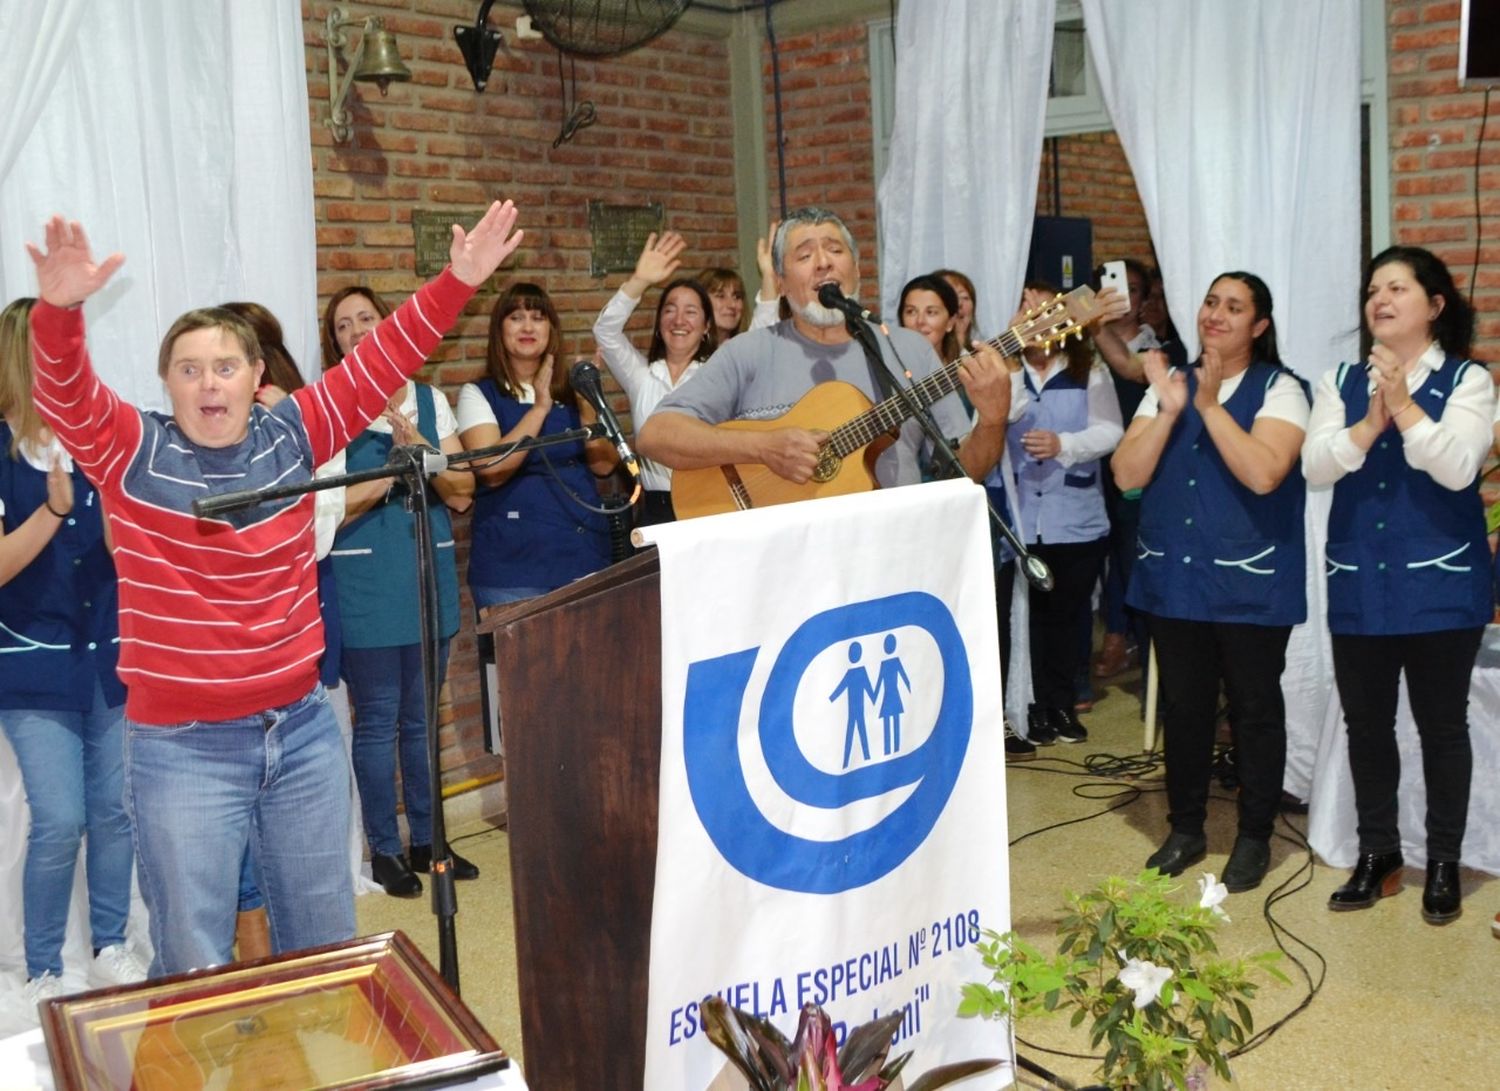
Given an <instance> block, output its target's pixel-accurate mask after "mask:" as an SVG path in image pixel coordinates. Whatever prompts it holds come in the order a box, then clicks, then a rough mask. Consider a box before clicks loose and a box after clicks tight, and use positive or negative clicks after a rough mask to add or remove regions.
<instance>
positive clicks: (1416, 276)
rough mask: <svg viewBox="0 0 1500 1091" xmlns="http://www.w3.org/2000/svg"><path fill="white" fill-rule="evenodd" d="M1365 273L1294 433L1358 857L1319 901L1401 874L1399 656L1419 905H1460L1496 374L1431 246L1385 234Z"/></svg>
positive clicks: (1370, 894) (1428, 913) (1356, 905)
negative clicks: (1420, 867) (1349, 324)
mask: <svg viewBox="0 0 1500 1091" xmlns="http://www.w3.org/2000/svg"><path fill="white" fill-rule="evenodd" d="M1365 285H1366V288H1365V324H1366V327H1367V328H1368V330H1369V332H1370V335H1371V337H1372V338H1373V340H1374V343H1373V347H1372V349H1371V351H1370V357H1369V360H1368V362H1367V363H1366V364H1365V365H1364V366H1360V365H1358V364H1354V365H1350V364H1345V365H1343V366H1342V367H1339V368H1335V369H1333V370H1330V371H1329V372H1328V373H1327V374H1326V375H1325V376H1324V377H1323V379H1322V381H1321V382H1320V383H1319V384H1318V394H1317V399H1316V401H1315V403H1314V405H1313V412H1312V420H1311V423H1310V425H1309V428H1308V435H1307V444H1306V446H1305V448H1304V450H1303V470H1304V472H1305V473H1306V475H1307V480H1308V481H1309V482H1310V483H1311V484H1314V485H1330V484H1331V485H1333V507H1332V510H1331V511H1330V513H1329V520H1328V549H1327V569H1328V628H1329V630H1330V632H1331V633H1332V636H1333V669H1334V677H1335V680H1336V681H1337V683H1338V687H1339V699H1340V701H1341V702H1342V703H1343V706H1344V722H1345V725H1346V726H1347V728H1348V732H1349V767H1350V771H1351V773H1352V774H1353V777H1354V800H1355V809H1356V811H1357V813H1358V819H1359V861H1358V864H1357V865H1356V867H1355V869H1354V873H1353V874H1352V875H1351V876H1350V877H1349V881H1348V882H1346V883H1345V884H1344V885H1343V886H1341V887H1339V888H1338V889H1337V890H1335V891H1334V892H1333V894H1332V896H1330V898H1329V899H1328V907H1329V908H1330V909H1339V910H1343V909H1365V908H1368V907H1369V906H1371V905H1373V904H1374V903H1375V901H1376V900H1377V899H1378V898H1380V897H1381V895H1382V894H1392V893H1395V891H1396V890H1398V889H1399V888H1400V873H1401V869H1402V866H1403V864H1404V861H1403V859H1402V855H1401V833H1400V830H1399V829H1398V827H1397V811H1398V798H1397V793H1398V789H1399V786H1400V777H1401V759H1400V754H1399V752H1398V750H1397V746H1396V702H1397V694H1398V685H1399V682H1400V677H1401V673H1402V672H1403V671H1405V673H1406V687H1407V693H1408V696H1409V698H1410V702H1411V711H1412V718H1413V719H1414V720H1415V721H1416V725H1417V734H1418V736H1419V737H1420V739H1421V744H1422V769H1423V773H1424V775H1425V778H1426V782H1427V883H1426V887H1425V889H1424V890H1423V894H1422V916H1423V918H1424V919H1425V920H1427V922H1428V923H1430V924H1446V923H1447V922H1448V921H1451V920H1453V919H1455V918H1456V917H1458V915H1459V913H1460V912H1461V898H1460V893H1459V885H1458V862H1459V854H1460V850H1461V849H1462V847H1463V838H1464V823H1465V819H1466V817H1467V813H1468V806H1469V779H1470V773H1471V767H1472V764H1473V757H1472V753H1471V750H1470V746H1469V725H1468V715H1467V707H1468V698H1469V675H1470V673H1471V672H1472V670H1473V667H1474V658H1475V656H1476V655H1477V654H1478V652H1479V642H1480V638H1481V636H1482V635H1483V633H1484V625H1485V623H1486V622H1487V621H1488V620H1489V618H1490V614H1491V592H1490V567H1489V561H1490V555H1489V547H1488V544H1487V542H1486V540H1485V518H1484V509H1483V505H1482V504H1481V502H1480V499H1479V491H1478V488H1477V479H1478V476H1479V472H1480V470H1481V468H1482V467H1483V464H1484V460H1485V457H1486V455H1487V454H1488V453H1489V448H1490V442H1491V433H1490V424H1491V418H1492V416H1493V413H1494V402H1495V396H1494V385H1493V383H1492V381H1491V379H1490V375H1489V372H1488V371H1487V370H1486V369H1485V368H1484V366H1483V365H1481V364H1475V363H1473V362H1472V361H1470V360H1468V359H1467V356H1468V351H1469V343H1470V340H1471V339H1472V336H1473V329H1474V318H1473V314H1472V312H1471V311H1470V309H1469V306H1468V304H1467V303H1465V302H1464V300H1463V297H1462V296H1460V295H1459V294H1458V292H1457V290H1456V289H1455V288H1454V285H1453V277H1452V276H1451V275H1450V274H1449V272H1448V269H1447V267H1446V266H1445V265H1444V264H1443V263H1442V262H1441V261H1440V260H1438V259H1437V258H1436V257H1434V256H1433V255H1432V254H1430V253H1429V252H1427V251H1426V250H1423V249H1420V248H1418V247H1409V246H1395V247H1391V248H1390V249H1388V250H1385V251H1383V252H1382V253H1380V254H1378V255H1376V257H1375V258H1374V260H1373V261H1372V262H1371V263H1370V273H1369V276H1368V277H1366V279H1365Z"/></svg>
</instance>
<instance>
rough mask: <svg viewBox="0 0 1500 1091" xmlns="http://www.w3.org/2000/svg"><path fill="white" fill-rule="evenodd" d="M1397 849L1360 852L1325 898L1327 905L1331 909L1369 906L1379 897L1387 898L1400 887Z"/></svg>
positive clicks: (1399, 865)
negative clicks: (1342, 881) (1351, 868)
mask: <svg viewBox="0 0 1500 1091" xmlns="http://www.w3.org/2000/svg"><path fill="white" fill-rule="evenodd" d="M1403 866H1404V861H1403V860H1402V859H1401V853H1399V852H1366V853H1361V854H1360V857H1359V863H1357V864H1355V865H1354V874H1353V875H1351V876H1349V881H1348V882H1347V883H1345V884H1344V885H1343V886H1341V887H1339V888H1338V889H1337V890H1335V891H1334V892H1333V893H1332V894H1331V895H1329V897H1328V908H1329V909H1334V910H1344V909H1369V908H1370V906H1372V905H1374V904H1375V902H1376V900H1377V899H1379V898H1388V897H1390V896H1391V895H1392V894H1394V893H1396V891H1398V890H1400V889H1401V868H1402V867H1403Z"/></svg>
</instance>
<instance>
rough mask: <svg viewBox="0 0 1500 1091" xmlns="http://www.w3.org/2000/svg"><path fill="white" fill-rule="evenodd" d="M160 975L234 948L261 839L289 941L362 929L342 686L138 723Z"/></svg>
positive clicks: (273, 916) (225, 955) (293, 945)
mask: <svg viewBox="0 0 1500 1091" xmlns="http://www.w3.org/2000/svg"><path fill="white" fill-rule="evenodd" d="M125 799H126V804H127V805H128V806H129V808H130V814H131V819H132V820H133V821H134V823H135V851H136V865H137V867H138V868H139V873H140V881H141V894H142V896H143V897H144V898H145V899H146V908H147V909H149V910H150V911H151V942H152V944H153V945H154V946H155V948H156V958H155V960H154V961H153V962H152V964H151V976H153V977H160V976H161V975H163V974H175V973H181V972H183V971H185V970H191V969H194V968H197V967H206V966H215V965H219V964H221V963H225V962H228V961H229V960H230V958H231V951H232V948H233V946H234V925H235V914H236V912H237V910H238V908H239V889H240V874H241V868H242V864H243V861H244V858H245V846H246V845H247V844H249V845H250V846H251V848H252V850H253V852H254V855H255V859H256V861H258V863H259V867H258V868H257V869H256V870H257V875H258V877H259V879H260V886H261V891H262V893H263V894H264V896H265V900H266V912H267V915H268V917H269V921H270V927H271V949H272V950H273V951H275V952H276V953H278V954H279V953H281V952H283V951H294V950H299V949H301V948H304V947H316V946H319V945H320V944H325V943H337V942H339V941H341V940H346V939H350V938H352V937H353V935H354V884H353V880H352V879H351V877H350V874H349V859H348V845H349V762H348V759H347V758H346V757H345V756H344V743H343V739H342V738H341V737H340V736H339V726H338V722H337V721H336V720H335V719H334V716H333V710H332V709H331V708H329V706H328V694H327V693H326V692H324V690H323V687H322V686H321V685H320V686H316V687H314V688H313V690H312V692H310V693H309V694H308V695H307V696H306V697H303V698H302V699H301V700H299V701H294V702H292V703H291V704H289V705H283V706H282V707H280V708H273V709H268V710H266V711H265V712H259V713H256V714H254V715H251V716H242V717H240V718H238V719H234V720H221V721H218V722H214V723H210V722H206V721H201V720H194V721H190V722H188V723H182V724H174V725H171V726H168V727H153V726H150V725H148V724H138V723H134V722H131V721H129V720H127V721H126V723H125Z"/></svg>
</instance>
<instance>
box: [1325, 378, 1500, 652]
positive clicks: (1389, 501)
mask: <svg viewBox="0 0 1500 1091" xmlns="http://www.w3.org/2000/svg"><path fill="white" fill-rule="evenodd" d="M1473 366H1474V365H1473V364H1471V363H1469V362H1468V361H1462V360H1458V359H1455V358H1454V357H1452V356H1450V357H1448V358H1447V359H1446V360H1444V361H1443V366H1442V368H1441V369H1439V370H1437V371H1435V372H1433V373H1432V374H1431V375H1429V376H1428V378H1427V381H1426V382H1425V383H1423V384H1422V386H1421V388H1420V389H1418V390H1417V391H1416V393H1415V395H1414V397H1415V398H1416V399H1417V401H1418V402H1419V403H1420V404H1421V406H1422V409H1423V411H1424V412H1425V413H1426V414H1427V415H1428V416H1429V417H1431V418H1432V419H1433V420H1439V419H1441V418H1442V415H1443V413H1444V412H1445V411H1446V409H1447V406H1448V396H1449V395H1450V394H1451V393H1452V392H1453V391H1454V390H1456V389H1457V388H1458V383H1459V379H1460V378H1461V377H1462V376H1463V373H1464V372H1465V371H1466V370H1467V369H1468V368H1470V367H1473ZM1338 386H1339V394H1340V395H1341V396H1342V397H1343V399H1344V420H1345V423H1346V425H1353V424H1354V423H1355V422H1357V421H1358V420H1359V419H1360V418H1361V417H1363V416H1364V415H1365V411H1366V409H1368V407H1369V404H1370V393H1369V381H1368V376H1367V375H1366V373H1365V369H1364V368H1363V367H1360V366H1359V365H1357V364H1356V365H1352V366H1351V365H1349V364H1343V365H1341V366H1340V368H1339V373H1338ZM1326 560H1327V570H1328V629H1329V631H1330V632H1334V633H1339V634H1357V635H1362V636H1384V635H1391V634H1397V633H1430V632H1437V631H1440V630H1443V629H1471V628H1479V627H1480V626H1483V625H1484V624H1485V623H1487V622H1488V621H1489V620H1490V617H1491V613H1492V609H1493V607H1492V605H1491V597H1490V596H1491V589H1490V549H1489V543H1488V541H1487V540H1486V535H1485V520H1484V505H1483V503H1482V501H1481V500H1480V498H1479V483H1478V480H1477V479H1476V480H1475V481H1474V482H1472V483H1471V484H1470V485H1469V487H1468V488H1464V489H1460V490H1458V491H1457V492H1455V491H1453V490H1452V489H1447V488H1444V487H1443V486H1442V485H1439V484H1438V483H1437V482H1436V481H1434V480H1433V479H1432V478H1431V477H1429V476H1428V475H1427V474H1425V473H1423V472H1422V471H1421V470H1414V469H1412V468H1411V467H1410V466H1408V465H1407V463H1406V457H1405V454H1404V452H1403V450H1402V443H1401V435H1400V433H1399V432H1397V431H1396V429H1394V428H1391V429H1387V430H1386V431H1385V432H1383V433H1382V434H1381V436H1380V438H1379V439H1377V440H1376V441H1375V444H1374V446H1372V447H1371V448H1370V451H1369V453H1368V454H1367V455H1366V456H1365V464H1364V466H1363V467H1362V468H1360V469H1359V470H1358V471H1357V472H1355V473H1352V474H1346V475H1344V476H1343V477H1341V478H1340V479H1339V480H1338V482H1337V483H1336V484H1335V485H1334V487H1333V507H1332V510H1330V512H1329V514H1328V547H1327V552H1326Z"/></svg>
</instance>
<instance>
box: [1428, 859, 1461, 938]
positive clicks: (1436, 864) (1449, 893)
mask: <svg viewBox="0 0 1500 1091" xmlns="http://www.w3.org/2000/svg"><path fill="white" fill-rule="evenodd" d="M1462 902H1463V893H1462V891H1460V890H1459V888H1458V861H1456V860H1428V861H1427V885H1426V886H1424V887H1423V888H1422V919H1423V920H1424V921H1426V922H1427V923H1428V924H1447V923H1448V922H1449V921H1456V920H1458V918H1459V914H1461V913H1462V912H1463V911H1464V908H1463V904H1462Z"/></svg>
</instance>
